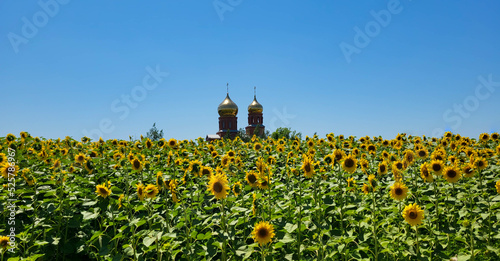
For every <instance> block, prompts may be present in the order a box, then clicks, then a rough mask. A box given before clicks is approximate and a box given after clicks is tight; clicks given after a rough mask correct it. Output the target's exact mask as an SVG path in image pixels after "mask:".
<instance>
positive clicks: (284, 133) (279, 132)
mask: <svg viewBox="0 0 500 261" xmlns="http://www.w3.org/2000/svg"><path fill="white" fill-rule="evenodd" d="M271 138H273V139H275V140H279V139H281V138H284V139H294V138H298V139H302V133H300V132H296V131H292V130H291V129H290V128H286V127H285V128H282V127H279V128H277V129H276V130H275V131H274V132H273V133H272V134H271Z"/></svg>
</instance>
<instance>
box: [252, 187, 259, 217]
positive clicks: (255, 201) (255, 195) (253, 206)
mask: <svg viewBox="0 0 500 261" xmlns="http://www.w3.org/2000/svg"><path fill="white" fill-rule="evenodd" d="M252 198H253V201H252V214H253V215H254V216H255V214H257V208H258V202H257V194H255V192H254V193H253V195H252Z"/></svg>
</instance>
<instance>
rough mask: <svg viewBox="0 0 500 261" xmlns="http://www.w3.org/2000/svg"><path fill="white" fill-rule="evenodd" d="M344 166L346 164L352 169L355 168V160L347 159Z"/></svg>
mask: <svg viewBox="0 0 500 261" xmlns="http://www.w3.org/2000/svg"><path fill="white" fill-rule="evenodd" d="M344 164H345V166H346V167H348V168H352V167H353V166H354V160H352V159H346V160H345V163H344Z"/></svg>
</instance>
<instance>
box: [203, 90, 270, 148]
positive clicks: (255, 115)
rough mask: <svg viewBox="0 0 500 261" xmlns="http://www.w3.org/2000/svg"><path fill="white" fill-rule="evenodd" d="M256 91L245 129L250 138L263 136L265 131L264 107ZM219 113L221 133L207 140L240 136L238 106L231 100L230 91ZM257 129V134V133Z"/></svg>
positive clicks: (218, 110) (220, 105) (218, 108)
mask: <svg viewBox="0 0 500 261" xmlns="http://www.w3.org/2000/svg"><path fill="white" fill-rule="evenodd" d="M255 89H256V88H255V87H254V95H253V101H252V102H251V103H250V105H248V126H246V128H245V132H246V134H247V135H248V136H253V135H254V134H256V135H263V134H264V131H265V126H264V125H263V122H264V121H263V120H264V117H263V114H262V112H263V110H264V107H262V105H261V104H260V103H259V102H258V101H257V96H256V93H255ZM217 112H218V113H219V131H218V132H217V134H215V135H213V134H212V135H207V137H206V140H207V141H211V140H218V139H221V138H226V137H229V138H230V139H234V138H235V137H236V136H237V135H238V117H236V116H237V115H238V105H236V103H234V102H233V101H232V100H231V98H229V89H228V91H227V94H226V98H225V99H224V100H223V101H222V102H221V103H220V104H219V107H217ZM256 129H257V133H255V130H256Z"/></svg>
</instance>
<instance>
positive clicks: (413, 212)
mask: <svg viewBox="0 0 500 261" xmlns="http://www.w3.org/2000/svg"><path fill="white" fill-rule="evenodd" d="M408 216H409V217H410V218H411V219H416V218H417V212H415V211H411V212H410V214H409V215H408Z"/></svg>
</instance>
